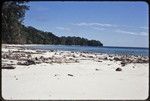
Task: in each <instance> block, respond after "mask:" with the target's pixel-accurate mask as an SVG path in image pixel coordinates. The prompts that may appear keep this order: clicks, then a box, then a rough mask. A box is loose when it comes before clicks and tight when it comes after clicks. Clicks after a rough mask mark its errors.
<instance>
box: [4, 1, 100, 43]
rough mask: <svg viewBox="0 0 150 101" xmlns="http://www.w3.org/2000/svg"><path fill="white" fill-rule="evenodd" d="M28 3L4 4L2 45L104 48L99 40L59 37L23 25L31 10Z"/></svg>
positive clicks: (8, 2) (13, 2) (11, 2)
mask: <svg viewBox="0 0 150 101" xmlns="http://www.w3.org/2000/svg"><path fill="white" fill-rule="evenodd" d="M26 3H27V2H25V1H7V2H4V3H3V6H2V43H7V44H54V45H81V46H103V44H102V43H101V42H100V41H98V40H88V39H86V38H81V37H75V36H72V37H71V36H68V37H66V36H62V37H58V36H56V35H54V34H53V33H52V32H44V31H41V30H38V29H36V28H34V27H32V26H25V25H23V24H22V21H23V19H24V16H25V11H26V10H29V7H28V6H27V5H26Z"/></svg>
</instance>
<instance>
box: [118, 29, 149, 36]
mask: <svg viewBox="0 0 150 101" xmlns="http://www.w3.org/2000/svg"><path fill="white" fill-rule="evenodd" d="M116 32H119V33H124V34H130V35H140V36H148V33H147V32H129V31H124V30H120V29H118V30H116Z"/></svg>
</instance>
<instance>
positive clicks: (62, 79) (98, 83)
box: [2, 47, 149, 100]
mask: <svg viewBox="0 0 150 101" xmlns="http://www.w3.org/2000/svg"><path fill="white" fill-rule="evenodd" d="M9 50H11V51H17V50H18V49H17V48H15V47H14V48H10V49H7V48H4V47H2V51H3V52H8V51H9ZM23 51H26V52H35V50H23ZM60 53H61V54H60ZM80 54H81V53H71V52H65V51H62V52H61V51H58V52H55V51H54V52H49V51H47V52H44V53H41V54H33V55H32V58H35V57H40V56H43V57H47V58H48V57H52V56H53V57H55V58H57V59H59V58H62V57H63V56H66V57H65V58H66V59H67V58H71V57H72V55H74V57H75V58H76V59H77V60H78V61H79V62H72V61H71V62H69V63H65V62H64V63H63V62H62V63H40V64H33V65H29V66H26V65H17V60H10V59H2V64H3V63H10V62H11V63H12V64H13V66H14V67H15V69H2V97H3V98H4V99H9V100H11V99H13V100H15V99H20V100H21V99H26V100H28V99H33V100H38V99H39V100H48V99H57V100H60V99H63V100H65V99H72V100H79V99H81V100H82V99H84V100H85V99H89V100H104V99H105V100H111V99H113V100H122V99H123V100H144V99H147V97H148V94H149V90H148V89H149V63H129V64H126V65H125V66H123V67H122V66H121V65H120V61H114V60H113V61H110V60H104V59H102V60H101V61H100V62H98V61H97V58H96V57H95V55H94V54H90V53H89V54H83V53H82V55H85V57H81V55H80ZM90 56H91V57H92V58H87V57H90ZM97 57H99V58H104V57H107V58H108V57H109V56H108V55H107V54H101V55H97ZM118 67H119V68H122V71H116V68H118Z"/></svg>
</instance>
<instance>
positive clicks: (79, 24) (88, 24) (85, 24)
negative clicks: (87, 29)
mask: <svg viewBox="0 0 150 101" xmlns="http://www.w3.org/2000/svg"><path fill="white" fill-rule="evenodd" d="M73 25H77V26H102V27H113V26H114V25H111V24H103V23H86V22H82V23H76V24H73Z"/></svg>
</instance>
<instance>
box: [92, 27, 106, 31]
mask: <svg viewBox="0 0 150 101" xmlns="http://www.w3.org/2000/svg"><path fill="white" fill-rule="evenodd" d="M92 28H93V29H96V30H100V31H103V30H106V29H105V28H99V27H92Z"/></svg>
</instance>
